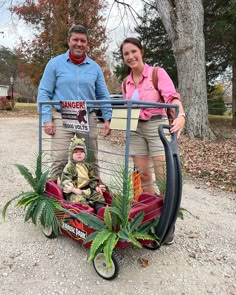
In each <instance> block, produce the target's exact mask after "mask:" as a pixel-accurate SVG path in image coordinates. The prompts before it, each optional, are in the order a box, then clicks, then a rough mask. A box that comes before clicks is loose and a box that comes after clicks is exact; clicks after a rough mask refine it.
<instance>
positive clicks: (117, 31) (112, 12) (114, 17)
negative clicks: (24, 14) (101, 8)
mask: <svg viewBox="0 0 236 295" xmlns="http://www.w3.org/2000/svg"><path fill="white" fill-rule="evenodd" d="M11 2H12V1H11V0H6V1H2V0H0V15H1V17H0V46H5V47H9V48H11V49H12V48H13V47H15V46H17V45H19V44H20V38H23V39H24V40H29V39H31V38H32V36H33V30H32V29H31V28H30V26H26V25H25V24H24V22H23V21H20V20H18V18H17V16H14V15H11V13H10V12H9V11H8V8H9V6H10V4H11ZM113 2H114V1H113V0H108V3H109V5H108V10H107V15H106V16H107V21H106V29H107V36H108V39H109V47H108V50H109V51H113V50H116V49H117V48H118V47H119V44H120V43H121V42H122V40H123V39H124V38H125V37H127V36H131V35H134V31H133V27H134V25H135V20H134V17H133V16H135V11H136V12H137V13H139V14H140V12H141V9H142V4H141V2H142V1H141V0H124V1H123V2H125V3H127V4H129V5H130V7H133V9H132V8H131V9H130V10H131V11H132V13H133V16H132V14H131V12H130V11H129V9H127V8H126V9H124V7H123V6H121V5H118V4H117V3H115V4H114V5H113ZM13 3H14V1H13Z"/></svg>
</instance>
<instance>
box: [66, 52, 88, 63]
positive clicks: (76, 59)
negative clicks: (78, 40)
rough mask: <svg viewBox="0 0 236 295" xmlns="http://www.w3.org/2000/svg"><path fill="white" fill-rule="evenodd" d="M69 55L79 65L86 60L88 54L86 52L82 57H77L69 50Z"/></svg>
mask: <svg viewBox="0 0 236 295" xmlns="http://www.w3.org/2000/svg"><path fill="white" fill-rule="evenodd" d="M69 57H70V60H71V61H72V62H73V63H74V64H76V65H79V64H81V63H82V62H83V61H84V60H85V58H86V54H84V55H83V56H82V57H80V58H77V57H74V56H73V55H72V54H71V52H70V51H69Z"/></svg>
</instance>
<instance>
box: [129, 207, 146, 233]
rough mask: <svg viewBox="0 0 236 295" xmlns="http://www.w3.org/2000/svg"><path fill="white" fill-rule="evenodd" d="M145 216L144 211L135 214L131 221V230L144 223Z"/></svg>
mask: <svg viewBox="0 0 236 295" xmlns="http://www.w3.org/2000/svg"><path fill="white" fill-rule="evenodd" d="M143 218H144V211H140V212H139V213H138V214H136V215H135V216H134V218H133V219H132V220H131V221H130V231H131V232H133V231H135V230H136V229H137V228H138V227H139V226H140V224H141V223H142V221H143Z"/></svg>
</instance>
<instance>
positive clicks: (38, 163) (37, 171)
mask: <svg viewBox="0 0 236 295" xmlns="http://www.w3.org/2000/svg"><path fill="white" fill-rule="evenodd" d="M42 158H43V155H42V153H39V154H38V155H37V158H36V159H37V160H36V167H35V179H37V180H38V179H40V178H41V175H42V174H43V172H42Z"/></svg>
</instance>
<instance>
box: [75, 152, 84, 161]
mask: <svg viewBox="0 0 236 295" xmlns="http://www.w3.org/2000/svg"><path fill="white" fill-rule="evenodd" d="M84 159H85V152H84V151H82V150H75V151H74V153H73V160H74V161H75V162H83V161H84Z"/></svg>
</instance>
